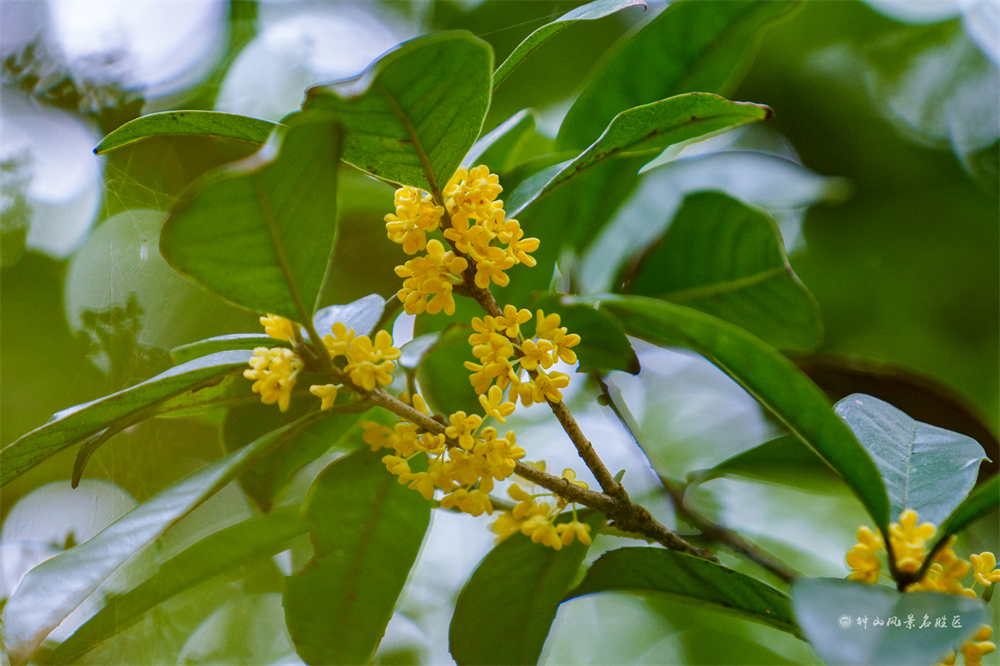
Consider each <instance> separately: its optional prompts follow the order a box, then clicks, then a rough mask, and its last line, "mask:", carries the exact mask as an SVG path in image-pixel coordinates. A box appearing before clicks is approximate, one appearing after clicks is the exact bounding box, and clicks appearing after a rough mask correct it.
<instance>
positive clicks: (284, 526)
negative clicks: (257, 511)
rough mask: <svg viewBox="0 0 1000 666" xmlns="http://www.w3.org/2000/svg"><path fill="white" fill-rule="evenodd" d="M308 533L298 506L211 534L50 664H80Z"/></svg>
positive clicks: (104, 613) (100, 617)
mask: <svg viewBox="0 0 1000 666" xmlns="http://www.w3.org/2000/svg"><path fill="white" fill-rule="evenodd" d="M308 531H309V527H308V526H307V525H306V523H305V521H304V520H302V518H300V517H299V508H298V507H297V506H295V507H281V508H278V509H275V510H274V511H273V512H272V513H270V514H267V515H263V514H261V515H256V516H254V517H252V518H249V519H248V520H244V521H243V522H241V523H237V524H235V525H231V526H229V527H226V528H224V529H221V530H219V531H218V532H214V533H212V534H210V535H209V536H207V537H205V538H204V539H202V540H200V541H198V542H197V543H195V544H194V545H193V546H191V547H190V548H187V549H186V550H184V551H182V552H181V553H178V554H177V555H175V556H174V557H172V558H171V559H169V560H167V561H166V562H164V563H163V564H162V565H160V568H159V570H158V571H157V572H156V573H155V574H154V575H152V576H150V577H149V578H147V579H146V580H145V581H143V582H142V583H140V584H139V585H138V586H136V587H135V588H133V589H132V590H129V591H128V592H126V593H124V594H120V595H115V596H112V597H110V598H109V599H108V600H107V605H106V606H105V607H104V608H102V609H101V610H100V611H98V612H97V614H95V615H94V616H93V617H91V618H90V619H89V620H87V622H86V623H85V624H83V625H82V626H81V627H80V628H79V629H77V630H76V632H75V633H74V634H73V635H72V636H70V637H69V638H67V639H66V640H65V641H63V642H62V643H61V644H59V646H58V647H56V649H55V650H53V652H52V654H51V655H50V656H49V657H48V660H47V661H48V663H53V664H64V663H68V662H71V661H76V660H77V659H78V658H79V657H80V656H82V655H83V654H85V653H87V652H88V651H90V650H92V649H94V648H95V647H97V646H98V645H100V644H101V643H103V642H104V641H106V640H108V639H110V638H112V637H114V636H117V635H118V634H120V633H121V632H123V631H125V630H126V629H128V628H129V627H131V626H133V625H134V624H136V623H137V622H138V621H139V620H141V619H142V618H143V617H144V616H145V615H146V613H148V612H149V611H150V610H152V609H153V608H155V607H156V606H157V605H158V604H160V603H163V602H164V601H167V600H168V599H171V598H173V597H175V596H177V595H178V594H181V593H182V592H185V591H186V590H189V589H191V588H193V587H195V586H196V585H199V584H200V583H203V582H205V581H207V580H210V579H211V578H213V577H215V576H218V575H219V574H222V573H225V572H227V571H232V570H234V569H236V568H238V567H241V566H243V565H246V564H250V563H253V562H255V561H257V560H259V559H260V558H262V557H270V556H272V555H275V554H277V553H279V552H281V551H282V550H284V549H285V548H287V544H288V542H289V541H290V540H292V539H294V538H295V537H298V536H301V535H303V534H305V533H306V532H308Z"/></svg>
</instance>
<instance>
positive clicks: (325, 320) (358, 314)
mask: <svg viewBox="0 0 1000 666" xmlns="http://www.w3.org/2000/svg"><path fill="white" fill-rule="evenodd" d="M384 311H385V299H384V298H382V297H381V296H379V295H378V294H368V295H367V296H365V297H364V298H359V299H358V300H356V301H352V302H351V303H347V304H346V305H328V306H326V307H325V308H321V309H320V310H318V311H317V312H316V315H315V316H314V317H313V325H314V326H315V327H316V332H317V333H319V335H320V337H324V336H327V335H329V334H330V333H331V332H332V331H331V329H332V328H333V325H334V324H336V323H338V322H339V323H341V324H343V325H344V326H346V327H347V328H348V329H352V328H353V329H354V333H355V334H356V335H368V334H369V333H371V332H372V330H373V329H374V328H375V324H377V323H378V320H379V319H380V318H381V317H382V312H384ZM304 337H308V336H305V335H304Z"/></svg>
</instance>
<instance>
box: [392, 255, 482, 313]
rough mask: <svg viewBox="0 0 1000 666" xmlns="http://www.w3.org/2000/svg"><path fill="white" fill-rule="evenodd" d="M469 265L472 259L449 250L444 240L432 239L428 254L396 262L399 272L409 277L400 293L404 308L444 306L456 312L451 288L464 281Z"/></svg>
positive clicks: (432, 310) (446, 310)
mask: <svg viewBox="0 0 1000 666" xmlns="http://www.w3.org/2000/svg"><path fill="white" fill-rule="evenodd" d="M468 266H469V262H468V261H466V260H465V259H464V258H462V257H459V256H457V255H456V254H455V253H454V252H452V251H451V250H448V251H447V252H445V249H444V246H443V245H442V244H441V241H438V240H431V241H428V242H427V254H426V255H424V256H423V257H417V258H416V259H411V260H409V261H407V262H406V264H404V265H403V266H396V275H398V276H399V277H401V278H405V279H404V280H403V288H402V289H400V290H399V292H398V294H397V296H398V297H399V300H400V301H401V302H402V303H403V310H404V311H405V312H406V313H407V314H421V313H422V312H428V313H430V314H437V313H438V312H441V311H442V310H444V313H445V314H446V315H449V316H451V315H453V314H455V297H454V296H452V293H451V292H452V289H453V288H454V286H455V285H457V284H461V283H462V273H463V272H464V271H465V269H466V268H468ZM428 298H430V300H429V301H428V300H427V299H428Z"/></svg>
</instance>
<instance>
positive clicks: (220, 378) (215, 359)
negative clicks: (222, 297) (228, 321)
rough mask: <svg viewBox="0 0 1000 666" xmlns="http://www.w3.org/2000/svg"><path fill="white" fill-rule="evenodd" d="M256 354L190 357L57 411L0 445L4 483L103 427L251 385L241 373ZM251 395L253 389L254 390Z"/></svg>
mask: <svg viewBox="0 0 1000 666" xmlns="http://www.w3.org/2000/svg"><path fill="white" fill-rule="evenodd" d="M251 356H252V354H251V353H250V352H246V351H229V352H222V353H219V354H212V355H210V356H205V357H203V358H199V359H197V360H194V361H190V362H188V363H185V364H183V365H179V366H177V367H175V368H171V369H170V370H167V371H166V372H164V373H162V374H159V375H157V376H156V377H153V378H152V379H148V380H146V381H144V382H142V383H141V384H136V385H135V386H133V387H131V388H127V389H125V390H124V391H119V392H118V393H112V394H111V395H108V396H105V397H103V398H100V399H98V400H94V401H92V402H88V403H85V404H83V405H76V406H75V407H70V408H69V409H64V410H63V411H61V412H59V413H57V414H55V415H54V416H53V417H52V418H51V419H50V420H49V422H48V423H46V424H45V425H43V426H42V427H41V428H38V429H36V430H32V431H31V432H29V433H28V434H26V435H24V436H23V437H21V438H20V439H18V440H17V441H15V442H13V443H11V444H9V445H7V446H6V447H4V448H3V449H2V450H0V468H2V469H0V483H2V484H7V483H8V482H9V481H11V480H12V479H14V478H16V477H18V476H20V475H21V474H23V473H24V472H25V471H27V470H28V469H31V468H32V467H34V466H35V465H37V464H38V463H40V462H42V461H43V460H45V459H46V458H48V457H49V456H52V455H54V454H56V453H58V452H59V451H62V450H63V449H65V448H67V447H69V446H72V445H73V444H76V443H77V442H80V441H82V440H84V439H86V438H87V437H90V436H92V435H95V434H97V433H99V432H101V431H102V430H104V429H105V428H108V427H115V428H117V429H119V430H120V429H122V428H124V427H128V426H130V425H133V424H135V423H138V422H139V421H141V420H144V419H146V418H149V417H150V416H153V415H155V414H159V413H163V412H165V411H170V410H175V409H186V408H189V407H192V406H194V405H199V404H204V403H214V402H216V401H218V400H219V398H220V395H221V394H222V393H223V391H222V390H220V389H224V390H228V389H229V387H230V386H239V385H240V384H242V386H243V388H244V389H245V390H246V391H247V392H249V390H250V386H249V384H248V383H247V382H246V380H243V379H242V378H239V379H237V380H236V382H232V383H227V382H226V381H225V380H226V379H227V378H229V377H230V376H232V375H235V374H237V373H241V372H242V371H243V369H244V368H245V367H246V364H247V361H248V360H249V359H250V357H251ZM250 395H252V394H250Z"/></svg>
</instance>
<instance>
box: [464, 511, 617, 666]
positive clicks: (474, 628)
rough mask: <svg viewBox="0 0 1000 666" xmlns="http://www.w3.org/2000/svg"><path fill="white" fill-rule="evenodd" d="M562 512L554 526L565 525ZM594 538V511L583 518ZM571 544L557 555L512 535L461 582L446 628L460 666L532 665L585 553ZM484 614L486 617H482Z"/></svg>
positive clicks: (597, 523)
mask: <svg viewBox="0 0 1000 666" xmlns="http://www.w3.org/2000/svg"><path fill="white" fill-rule="evenodd" d="M571 517H572V516H571V514H563V515H562V516H560V518H559V520H558V522H567V521H569V520H570V519H571ZM585 522H586V523H587V524H588V525H590V530H591V534H592V535H596V534H597V531H598V530H599V529H600V528H601V527H602V526H603V524H604V516H603V515H602V514H600V513H593V514H591V515H590V516H588V517H587V518H586V519H585ZM587 550H588V546H586V545H584V544H582V543H580V542H579V541H574V542H573V543H572V544H570V545H569V546H564V547H563V548H562V549H561V550H559V551H555V550H553V549H552V548H549V547H547V546H543V545H541V544H537V543H534V542H532V540H531V539H530V538H529V537H526V536H525V535H523V534H520V533H518V534H514V535H513V536H511V537H509V538H507V539H505V540H504V541H503V542H502V543H500V545H498V546H497V547H496V548H494V549H493V550H491V551H490V552H489V553H488V554H487V555H486V557H484V558H483V560H482V562H480V563H479V566H478V567H476V570H475V572H474V573H473V574H472V577H470V578H469V580H468V581H467V582H466V583H465V587H464V588H463V589H462V593H461V594H460V595H459V596H458V601H457V603H456V604H455V613H454V615H453V616H452V618H451V628H450V629H449V630H448V647H449V649H450V650H451V656H452V658H453V659H454V660H455V661H456V662H457V663H458V664H459V666H466V665H473V664H476V665H478V664H483V665H486V664H511V665H520V664H534V663H536V662H537V661H538V657H539V656H540V655H541V653H542V646H543V645H544V644H545V638H546V636H548V634H549V628H550V627H551V626H552V621H553V620H555V618H556V612H557V611H558V609H559V602H560V600H562V598H563V597H564V596H565V594H566V592H567V591H568V590H569V587H570V585H572V584H573V580H574V579H575V578H576V576H577V573H578V572H579V570H580V565H581V564H583V559H584V557H585V556H586V555H587ZM484 612H485V613H488V615H487V616H486V617H484Z"/></svg>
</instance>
